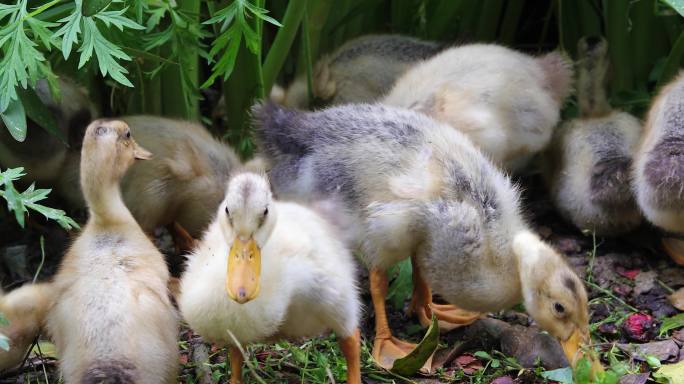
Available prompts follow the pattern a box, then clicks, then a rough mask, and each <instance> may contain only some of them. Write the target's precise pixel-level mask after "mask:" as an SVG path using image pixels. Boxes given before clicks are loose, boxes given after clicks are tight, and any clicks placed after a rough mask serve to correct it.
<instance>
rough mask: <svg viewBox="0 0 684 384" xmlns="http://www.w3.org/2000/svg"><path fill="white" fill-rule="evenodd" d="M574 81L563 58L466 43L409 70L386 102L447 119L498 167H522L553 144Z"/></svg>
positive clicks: (514, 168)
mask: <svg viewBox="0 0 684 384" xmlns="http://www.w3.org/2000/svg"><path fill="white" fill-rule="evenodd" d="M571 78H572V69H571V66H570V65H569V63H568V62H567V61H566V60H565V59H564V58H563V57H562V56H561V55H560V54H558V53H550V54H547V55H545V56H542V57H538V58H534V57H531V56H528V55H525V54H523V53H520V52H516V51H514V50H511V49H508V48H505V47H502V46H498V45H492V44H489V45H486V44H471V45H463V46H459V47H454V48H450V49H448V50H445V51H443V52H441V53H440V54H438V55H436V56H434V57H432V58H431V59H429V60H426V61H425V62H423V63H420V64H418V65H416V66H415V67H413V68H411V69H410V70H408V71H407V72H406V73H405V74H404V75H403V76H402V77H401V78H400V79H399V80H397V82H396V84H395V86H394V87H393V88H392V90H391V91H390V92H389V94H388V95H387V96H386V97H385V98H384V99H383V100H382V102H383V103H385V104H388V105H394V106H398V107H404V108H410V109H413V110H417V111H420V112H423V113H425V114H427V115H429V116H431V117H434V118H435V119H437V120H440V121H443V122H446V123H448V124H450V125H451V126H453V127H454V128H456V129H459V130H461V131H462V132H463V133H465V134H466V135H467V136H468V137H469V138H470V139H471V140H472V141H473V142H474V143H475V145H477V146H478V147H479V148H481V149H482V151H483V152H484V153H485V154H487V155H488V156H490V157H491V158H492V159H493V160H494V161H495V162H496V163H497V164H499V165H502V166H504V167H505V168H506V169H508V170H520V169H521V168H522V167H523V166H524V165H525V164H526V163H527V162H528V161H529V159H530V158H531V156H532V155H533V154H535V153H537V152H539V151H540V150H542V149H544V148H545V147H546V145H547V144H548V143H549V140H550V139H551V135H552V133H553V127H554V126H555V125H556V123H557V122H558V119H559V113H560V107H561V105H562V103H563V100H564V99H565V97H566V96H567V94H568V93H569V91H570V82H571Z"/></svg>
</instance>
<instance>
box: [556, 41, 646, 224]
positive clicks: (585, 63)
mask: <svg viewBox="0 0 684 384" xmlns="http://www.w3.org/2000/svg"><path fill="white" fill-rule="evenodd" d="M578 52H579V55H580V60H579V62H578V74H577V75H578V78H577V92H578V94H577V98H578V101H579V107H580V117H579V118H576V119H573V120H570V121H567V122H565V123H563V125H561V127H560V128H559V129H557V130H556V132H555V133H554V136H553V139H552V141H551V145H550V146H549V150H548V151H547V156H546V160H547V161H545V162H544V166H545V167H546V168H547V169H546V170H545V174H546V178H547V181H548V184H549V189H550V191H551V198H552V200H553V202H554V204H555V205H556V207H557V208H558V210H559V211H560V212H561V214H562V215H563V216H565V217H566V218H567V219H568V220H570V221H571V222H572V223H573V224H574V225H575V226H577V227H578V228H580V229H590V230H594V231H595V232H596V233H597V234H600V235H615V234H619V233H623V232H627V231H629V230H631V229H634V228H635V227H637V226H638V225H639V223H640V222H641V214H640V213H639V209H638V208H637V206H636V203H635V201H634V195H633V193H632V189H631V180H630V179H631V177H630V171H631V166H632V157H633V155H634V152H635V151H636V146H637V144H638V141H639V137H640V136H641V123H640V122H639V120H637V119H636V118H635V117H634V116H632V115H630V114H628V113H625V112H621V111H613V110H611V108H610V105H609V104H608V101H607V100H606V94H605V84H604V80H605V75H606V72H607V70H608V43H607V42H606V41H605V40H604V39H602V38H598V37H590V38H583V39H581V40H580V41H579V43H578Z"/></svg>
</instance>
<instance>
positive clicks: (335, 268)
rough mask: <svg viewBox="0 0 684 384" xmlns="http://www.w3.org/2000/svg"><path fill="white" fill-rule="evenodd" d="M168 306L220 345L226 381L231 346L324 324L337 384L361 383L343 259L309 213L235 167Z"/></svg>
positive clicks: (351, 291)
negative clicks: (340, 379) (341, 380)
mask: <svg viewBox="0 0 684 384" xmlns="http://www.w3.org/2000/svg"><path fill="white" fill-rule="evenodd" d="M178 303H179V307H180V310H181V312H182V314H183V317H184V318H185V320H186V321H187V322H188V324H189V325H190V326H191V327H192V328H193V329H194V330H195V331H196V332H198V333H199V334H200V335H202V337H203V338H204V339H205V340H207V341H210V342H212V343H218V344H220V345H229V346H230V362H231V371H232V376H231V383H233V384H236V383H240V382H242V379H241V372H242V371H241V365H242V363H243V356H242V354H241V353H240V350H239V349H238V347H237V346H236V343H240V344H242V345H245V344H249V343H253V342H260V341H266V340H272V339H273V338H302V337H311V336H315V335H318V334H320V333H322V332H325V331H327V330H332V331H334V332H335V334H336V335H337V337H338V338H339V342H340V346H341V348H342V352H343V353H344V355H345V357H346V359H347V380H348V381H347V382H349V383H353V384H359V383H361V374H360V360H359V348H360V344H359V331H358V322H359V311H360V310H359V305H360V304H359V298H358V292H357V287H356V280H355V278H354V264H353V259H352V255H351V253H350V252H349V251H348V250H347V249H346V248H345V247H344V245H343V244H342V242H340V241H339V240H337V238H336V236H335V235H334V233H333V230H332V228H331V227H330V225H329V224H328V223H327V222H325V221H324V220H323V219H322V218H321V217H320V216H318V215H317V214H315V213H314V212H313V211H311V210H309V209H307V208H304V207H303V206H301V205H297V204H294V203H283V202H277V201H274V200H273V198H272V196H271V190H270V186H269V183H268V181H267V180H266V178H265V177H263V176H260V175H257V174H254V173H242V174H238V175H237V176H235V177H234V178H233V179H232V180H231V181H230V183H229V185H228V191H227V193H226V197H225V199H224V200H223V202H222V203H221V205H220V206H219V209H218V212H217V213H216V216H215V218H214V221H213V222H212V223H211V225H210V226H209V229H208V230H207V232H206V233H205V234H204V236H203V237H202V239H201V240H200V242H199V245H198V247H197V249H195V251H194V252H193V253H192V254H191V255H190V256H189V258H188V264H187V267H186V271H185V274H184V275H183V277H182V280H181V294H180V297H179V299H178ZM231 333H232V335H234V337H235V340H234V339H233V338H232V336H231Z"/></svg>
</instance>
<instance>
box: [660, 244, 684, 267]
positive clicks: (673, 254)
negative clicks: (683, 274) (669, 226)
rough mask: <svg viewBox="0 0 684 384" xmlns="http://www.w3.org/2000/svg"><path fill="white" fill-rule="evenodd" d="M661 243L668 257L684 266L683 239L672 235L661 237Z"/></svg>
mask: <svg viewBox="0 0 684 384" xmlns="http://www.w3.org/2000/svg"><path fill="white" fill-rule="evenodd" d="M662 243H663V248H665V252H666V253H667V254H668V255H669V256H670V258H671V259H672V260H673V261H674V262H675V263H677V264H679V265H683V266H684V241H682V240H679V239H675V238H673V237H663V239H662Z"/></svg>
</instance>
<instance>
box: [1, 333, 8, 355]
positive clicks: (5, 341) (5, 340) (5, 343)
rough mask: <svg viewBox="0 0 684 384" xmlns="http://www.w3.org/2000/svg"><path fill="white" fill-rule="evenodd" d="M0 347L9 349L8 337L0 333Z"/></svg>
mask: <svg viewBox="0 0 684 384" xmlns="http://www.w3.org/2000/svg"><path fill="white" fill-rule="evenodd" d="M0 349H2V350H4V351H5V352H7V351H9V350H10V345H9V338H8V337H7V336H5V335H4V334H2V333H0Z"/></svg>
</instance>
